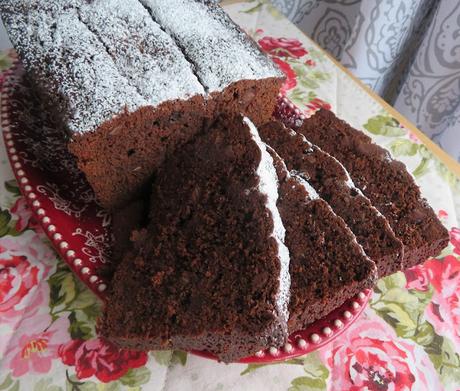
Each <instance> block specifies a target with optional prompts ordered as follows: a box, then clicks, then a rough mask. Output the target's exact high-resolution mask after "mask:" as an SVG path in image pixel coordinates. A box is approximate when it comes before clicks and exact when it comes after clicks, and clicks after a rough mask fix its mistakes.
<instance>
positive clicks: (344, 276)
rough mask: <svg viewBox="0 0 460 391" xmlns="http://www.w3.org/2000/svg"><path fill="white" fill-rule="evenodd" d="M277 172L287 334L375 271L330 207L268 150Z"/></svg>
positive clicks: (370, 280)
mask: <svg viewBox="0 0 460 391" xmlns="http://www.w3.org/2000/svg"><path fill="white" fill-rule="evenodd" d="M268 150H269V152H270V154H271V155H272V157H273V159H274V162H275V166H276V169H277V174H278V180H279V190H278V193H279V198H278V202H277V206H278V209H279V212H280V215H281V219H282V221H283V224H284V227H285V229H286V235H285V243H286V246H287V247H288V249H289V254H290V266H289V272H290V275H291V298H290V302H289V332H291V333H292V332H294V331H298V330H302V329H304V328H305V326H307V325H308V324H310V323H312V322H314V321H315V320H317V319H321V318H323V317H324V316H325V315H327V314H328V313H330V312H331V311H333V310H334V309H336V308H338V307H339V306H341V305H342V304H343V303H344V302H345V301H347V300H348V299H350V298H351V297H353V296H355V295H357V294H358V293H359V292H361V291H362V290H363V289H365V288H371V287H372V286H373V285H374V282H375V280H376V276H377V274H376V266H375V263H374V262H373V261H371V260H370V259H369V258H368V257H367V256H366V254H365V253H364V251H363V249H362V248H361V246H360V245H359V244H358V243H357V241H356V238H355V236H354V235H353V233H352V232H351V231H350V229H349V228H348V227H347V226H346V224H345V223H344V221H343V220H342V219H341V218H340V217H338V216H337V215H336V214H335V213H334V212H333V211H332V209H331V207H330V206H329V205H328V204H327V203H326V202H325V201H324V200H322V199H321V198H319V197H318V194H317V193H316V192H315V190H314V189H313V188H312V187H311V186H310V185H309V183H308V182H307V181H305V180H304V179H303V178H301V177H299V176H297V175H296V174H295V173H293V172H291V173H289V172H288V170H287V168H286V165H285V164H284V162H283V161H282V159H281V158H280V157H279V155H277V153H276V152H275V151H274V150H273V149H271V148H270V147H268Z"/></svg>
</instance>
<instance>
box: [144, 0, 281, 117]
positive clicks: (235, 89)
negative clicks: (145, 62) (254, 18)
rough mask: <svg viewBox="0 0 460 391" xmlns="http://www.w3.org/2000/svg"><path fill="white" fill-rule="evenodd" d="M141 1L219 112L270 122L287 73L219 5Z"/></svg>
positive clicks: (205, 0) (200, 0) (200, 1)
mask: <svg viewBox="0 0 460 391" xmlns="http://www.w3.org/2000/svg"><path fill="white" fill-rule="evenodd" d="M139 1H140V2H141V3H142V4H144V6H145V7H146V8H147V9H148V10H149V11H150V13H151V15H152V17H153V19H154V20H155V21H157V23H159V24H160V25H161V26H162V27H163V28H164V29H165V31H167V32H168V33H169V34H170V35H171V36H172V37H173V38H174V39H175V41H176V43H177V44H178V46H179V47H180V48H181V49H182V51H183V52H184V54H185V56H186V57H187V59H188V60H189V61H190V62H191V63H192V64H193V65H194V67H195V72H196V75H197V76H198V78H199V80H200V82H201V83H202V85H203V86H204V88H205V90H206V91H207V93H208V94H209V96H210V98H211V102H212V103H213V104H214V105H216V108H215V110H217V112H223V113H230V114H239V113H242V114H243V115H246V116H248V117H249V118H251V120H252V121H253V122H254V123H255V124H256V125H261V124H263V123H265V122H268V121H269V120H270V118H271V116H272V114H273V109H274V102H273V97H276V96H277V95H278V93H279V89H280V87H281V80H282V78H283V74H282V73H281V71H280V70H279V69H278V68H277V66H276V65H275V64H274V63H273V62H272V61H271V60H268V59H267V56H266V54H264V53H263V52H262V51H261V50H260V49H259V47H258V46H257V44H256V43H255V42H254V41H253V40H252V39H251V38H250V37H249V36H248V35H247V34H246V33H244V32H243V31H242V30H241V29H240V28H239V27H238V26H237V25H236V24H235V23H234V22H233V21H232V20H231V19H230V17H229V16H228V15H227V14H226V13H225V11H224V10H223V9H222V8H221V7H220V6H219V5H218V4H217V3H216V2H213V1H209V0H160V1H159V0H139Z"/></svg>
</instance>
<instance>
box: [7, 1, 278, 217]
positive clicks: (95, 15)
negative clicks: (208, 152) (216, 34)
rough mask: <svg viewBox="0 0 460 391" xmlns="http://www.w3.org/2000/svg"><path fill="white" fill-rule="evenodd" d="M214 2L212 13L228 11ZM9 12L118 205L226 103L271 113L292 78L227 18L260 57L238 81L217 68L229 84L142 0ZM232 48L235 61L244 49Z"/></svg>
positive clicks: (101, 193)
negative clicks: (209, 79) (206, 72)
mask: <svg viewBox="0 0 460 391" xmlns="http://www.w3.org/2000/svg"><path fill="white" fill-rule="evenodd" d="M190 2H191V3H192V1H190ZM157 3H158V5H160V3H164V4H168V6H169V1H167V0H163V1H162V2H157ZM209 10H210V12H209V13H207V14H206V15H207V16H206V17H207V18H208V19H209V20H213V19H212V14H213V13H216V14H218V15H220V16H219V18H221V15H222V14H223V11H221V10H220V8H218V7H214V6H212V7H211V6H210V7H209ZM211 10H212V11H211ZM0 12H1V13H2V18H3V20H4V23H5V26H6V28H7V31H8V34H9V36H10V39H11V41H12V43H13V45H14V47H15V48H16V50H17V52H18V53H19V56H20V58H21V59H22V61H23V64H24V67H25V69H26V71H27V73H28V75H29V77H30V79H31V80H32V81H33V83H34V85H35V86H36V88H37V90H38V91H39V93H40V95H41V96H42V97H43V99H44V100H45V101H47V102H48V107H49V109H50V111H52V112H53V113H54V115H55V118H56V122H57V123H58V124H59V126H61V127H62V128H63V130H64V131H65V134H64V133H63V138H66V139H68V141H69V149H70V150H71V151H72V153H73V154H74V155H75V156H76V157H77V160H78V165H79V167H80V169H81V170H82V171H83V172H84V173H85V175H86V177H87V179H88V182H89V183H90V184H91V186H92V187H93V189H94V191H95V193H96V195H97V197H98V199H99V201H100V202H101V204H102V205H103V206H105V207H106V208H109V209H113V208H114V207H116V206H120V205H122V204H124V203H126V202H127V201H128V200H130V199H131V198H132V197H133V196H134V195H135V194H137V193H138V192H139V191H140V190H141V189H142V188H143V186H145V185H146V184H147V183H148V181H149V179H150V178H151V177H152V175H153V173H154V172H155V170H156V169H157V167H158V166H159V165H160V164H161V162H162V161H163V159H164V158H165V156H167V155H168V154H169V153H171V151H173V150H175V149H176V148H178V147H179V146H180V145H182V144H183V143H184V142H186V141H187V140H189V139H190V138H192V137H193V136H194V134H195V133H196V132H197V131H200V130H201V129H202V128H203V127H204V126H205V124H206V123H207V122H208V120H209V118H212V117H213V116H214V115H217V114H218V113H219V111H220V110H223V108H224V107H225V110H226V111H234V112H235V113H240V112H247V113H250V114H254V118H256V119H257V120H260V121H263V119H265V118H268V117H269V115H270V114H271V111H272V110H273V108H274V105H275V102H276V94H277V93H278V88H279V86H280V84H281V83H282V80H283V77H282V74H281V73H280V71H279V70H278V69H276V67H275V66H274V65H273V63H272V62H271V60H269V59H268V57H266V56H264V55H262V54H261V52H260V51H258V49H256V48H255V46H254V43H253V42H252V41H251V40H250V38H248V37H247V36H245V35H244V34H243V33H241V32H240V34H239V35H238V34H237V32H238V31H239V29H238V28H237V27H236V26H235V25H234V24H233V23H232V22H231V21H230V20H229V19H228V18H227V19H226V24H225V25H224V24H222V26H221V30H225V29H227V30H228V31H229V32H228V34H227V35H226V37H227V38H228V39H230V40H235V41H236V40H237V38H238V39H239V40H238V43H239V46H238V47H239V52H238V54H239V55H240V56H242V57H244V58H246V59H247V60H248V61H249V60H250V61H251V64H250V68H251V69H252V70H253V72H252V73H242V74H241V75H240V76H241V78H240V79H238V74H233V73H232V74H231V75H232V77H234V79H232V80H231V81H230V80H229V79H228V78H227V76H228V74H227V73H225V72H222V73H217V74H216V78H217V79H219V78H220V79H221V84H220V85H221V86H223V89H222V90H219V91H217V90H214V89H212V88H209V86H208V85H206V86H204V85H203V84H202V82H201V80H200V78H201V76H198V77H197V75H196V74H195V73H196V69H198V65H197V64H195V63H191V62H190V61H189V60H190V59H189V57H187V56H186V55H184V52H183V48H182V47H179V46H178V45H177V44H176V41H175V39H173V37H171V36H170V34H169V33H167V32H165V31H164V30H166V29H165V28H164V27H163V26H161V25H159V24H158V23H156V22H155V21H154V20H153V19H152V17H151V15H150V14H149V12H147V10H146V9H145V8H144V7H143V6H142V5H141V4H140V3H139V1H138V0H88V1H87V0H64V1H60V0H51V1H45V0H34V1H32V2H29V1H28V0H7V1H6V2H1V3H0ZM202 22H203V23H206V22H207V19H203V20H202ZM243 38H244V39H245V40H246V41H247V42H246V45H244V43H243ZM229 45H230V47H229V49H232V48H234V47H235V46H234V45H233V44H232V42H229ZM224 52H225V51H220V53H221V54H222V56H223V57H224V55H226V56H227V57H226V59H227V61H228V63H230V62H231V61H229V59H230V56H233V55H234V54H235V53H232V52H231V51H229V50H227V51H226V52H225V53H224ZM223 57H222V59H221V62H220V63H219V64H220V65H222V61H223ZM214 60H215V59H213V61H214ZM248 66H249V65H248ZM227 68H229V67H228V66H227ZM243 78H244V80H243ZM226 83H227V84H226ZM232 83H233V84H232ZM235 83H236V84H235ZM230 84H231V86H230ZM225 87H228V88H225ZM219 101H220V102H225V104H224V105H223V104H221V105H218V104H217V102H219ZM259 112H260V113H265V114H263V115H262V114H261V115H259V114H258V113H259ZM267 113H269V114H267Z"/></svg>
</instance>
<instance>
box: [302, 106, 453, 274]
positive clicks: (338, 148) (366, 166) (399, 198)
mask: <svg viewBox="0 0 460 391" xmlns="http://www.w3.org/2000/svg"><path fill="white" fill-rule="evenodd" d="M297 131H298V132H300V133H302V134H303V135H304V136H305V137H306V138H307V139H308V140H309V141H311V142H312V143H314V144H316V145H318V146H319V147H320V148H322V149H323V150H324V151H326V152H327V153H329V154H331V155H332V156H334V157H335V158H337V159H338V160H339V161H340V162H341V163H342V164H343V165H344V166H345V168H346V169H347V170H348V172H349V173H350V176H351V178H352V179H353V181H354V183H355V184H356V186H357V187H358V188H359V189H360V190H361V191H362V192H363V193H364V195H366V196H367V197H368V198H369V200H370V201H371V202H372V204H373V205H374V206H375V207H376V208H377V209H378V210H379V211H380V212H381V213H382V214H383V215H384V216H385V218H386V219H387V220H388V222H389V223H390V225H391V227H392V228H393V231H394V232H395V234H396V236H397V237H398V238H399V239H400V240H401V241H402V243H403V245H404V261H403V264H404V268H409V267H411V266H414V265H417V264H419V263H421V262H423V261H425V260H426V259H427V258H429V257H433V256H436V255H438V254H439V253H440V252H441V250H442V249H443V248H444V247H446V245H447V244H448V242H449V233H448V231H447V229H446V228H445V227H444V226H443V225H442V224H441V222H440V221H439V220H438V218H437V217H436V214H435V213H434V211H433V209H431V207H430V206H429V205H428V203H427V201H426V200H425V199H424V198H423V197H422V195H421V194H420V189H419V188H418V186H417V185H416V184H415V182H414V179H413V178H412V176H411V175H410V174H409V173H408V172H407V170H406V167H405V165H404V164H403V163H401V162H399V161H396V160H393V159H392V158H391V156H390V154H389V152H388V151H386V150H385V149H383V148H382V147H380V146H378V145H376V144H374V143H373V142H372V140H371V139H370V138H369V137H368V136H366V135H365V134H364V133H362V132H361V131H359V130H356V129H353V128H352V127H351V126H350V125H348V124H347V123H346V122H344V121H342V120H340V119H338V118H337V117H336V116H335V115H334V114H333V113H332V112H331V111H328V110H324V109H322V110H320V111H318V112H317V113H316V114H315V115H313V116H312V117H311V118H309V119H307V120H305V121H304V122H303V124H302V125H301V126H300V127H299V128H298V129H297Z"/></svg>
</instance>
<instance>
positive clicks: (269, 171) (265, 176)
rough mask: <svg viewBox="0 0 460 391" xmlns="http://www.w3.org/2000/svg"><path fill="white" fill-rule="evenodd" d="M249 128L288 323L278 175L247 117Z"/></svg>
mask: <svg viewBox="0 0 460 391" xmlns="http://www.w3.org/2000/svg"><path fill="white" fill-rule="evenodd" d="M243 121H244V122H245V123H246V125H247V126H248V127H249V130H250V132H251V136H252V139H253V140H254V141H255V143H256V144H257V146H258V147H259V149H260V153H261V160H260V164H259V167H258V168H257V175H258V176H259V190H260V192H261V193H263V194H265V195H266V196H267V203H266V206H267V208H268V210H269V211H270V212H271V215H272V218H273V234H272V237H273V238H274V239H275V240H276V242H277V244H278V257H279V260H280V264H281V267H280V287H279V292H278V296H277V306H278V311H279V313H280V314H281V315H282V316H283V317H284V318H285V320H286V322H287V320H288V318H289V313H288V303H289V296H290V287H291V276H290V274H289V262H290V257H289V250H288V248H287V247H286V245H285V244H284V240H285V236H286V230H285V228H284V225H283V221H282V220H281V216H280V213H279V210H278V207H277V206H276V203H277V201H278V176H277V175H276V170H275V166H274V164H273V159H272V157H271V156H270V154H269V153H268V152H267V149H266V148H267V146H266V145H265V143H264V142H262V140H261V139H260V136H259V132H258V130H257V128H256V127H255V125H254V124H253V123H252V122H251V120H250V119H249V118H247V117H245V118H244V119H243Z"/></svg>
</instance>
